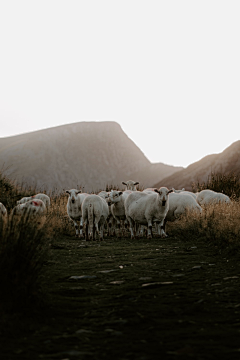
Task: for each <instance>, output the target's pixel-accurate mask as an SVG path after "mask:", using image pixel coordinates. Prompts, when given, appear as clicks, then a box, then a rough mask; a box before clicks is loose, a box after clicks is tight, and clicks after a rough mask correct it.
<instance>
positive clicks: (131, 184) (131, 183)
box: [122, 180, 139, 191]
mask: <svg viewBox="0 0 240 360" xmlns="http://www.w3.org/2000/svg"><path fill="white" fill-rule="evenodd" d="M122 184H123V185H125V186H126V190H132V191H136V190H137V187H136V186H137V185H138V184H139V182H138V181H133V180H128V181H127V182H124V181H122Z"/></svg>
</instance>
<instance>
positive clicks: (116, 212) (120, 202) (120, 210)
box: [108, 190, 133, 237]
mask: <svg viewBox="0 0 240 360" xmlns="http://www.w3.org/2000/svg"><path fill="white" fill-rule="evenodd" d="M132 192H133V191H130V190H126V191H117V190H112V191H111V192H110V193H109V197H108V203H109V204H110V205H111V213H112V215H113V217H114V219H115V221H116V225H117V227H118V234H117V235H118V237H120V229H121V227H122V235H123V223H124V226H125V228H126V227H127V226H128V221H127V218H126V214H125V201H126V199H127V197H128V196H129V195H130V194H131V193H132Z"/></svg>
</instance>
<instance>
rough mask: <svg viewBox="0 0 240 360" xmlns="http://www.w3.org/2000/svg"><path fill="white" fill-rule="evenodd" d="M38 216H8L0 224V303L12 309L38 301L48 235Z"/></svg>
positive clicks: (47, 246) (46, 252)
mask: <svg viewBox="0 0 240 360" xmlns="http://www.w3.org/2000/svg"><path fill="white" fill-rule="evenodd" d="M39 222H40V223H41V219H40V218H38V219H36V221H33V220H32V219H31V218H28V217H23V218H22V219H21V220H20V219H19V217H16V216H12V215H10V216H9V217H8V220H7V221H6V222H4V223H3V222H1V223H0V288H1V303H4V304H5V306H6V307H7V308H8V309H10V310H12V309H13V308H15V309H18V308H26V307H28V306H30V305H33V304H36V303H38V302H39V300H41V296H39V295H40V293H41V277H42V275H43V272H44V263H45V261H46V260H47V254H48V248H49V238H48V236H47V233H46V231H45V228H44V225H42V224H41V226H39Z"/></svg>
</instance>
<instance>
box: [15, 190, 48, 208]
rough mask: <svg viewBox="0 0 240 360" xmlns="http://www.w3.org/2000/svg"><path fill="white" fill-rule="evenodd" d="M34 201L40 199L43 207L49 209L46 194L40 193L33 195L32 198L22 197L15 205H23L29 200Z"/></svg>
mask: <svg viewBox="0 0 240 360" xmlns="http://www.w3.org/2000/svg"><path fill="white" fill-rule="evenodd" d="M35 199H40V200H42V201H43V202H44V204H45V206H46V207H49V206H50V197H49V196H48V195H46V194H42V193H39V194H36V195H33V196H26V197H23V198H22V199H21V200H18V201H17V204H18V205H19V204H25V203H26V202H27V201H29V200H35Z"/></svg>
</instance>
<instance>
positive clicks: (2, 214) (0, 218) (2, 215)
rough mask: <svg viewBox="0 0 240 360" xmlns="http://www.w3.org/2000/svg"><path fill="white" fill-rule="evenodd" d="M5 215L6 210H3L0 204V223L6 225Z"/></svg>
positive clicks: (3, 207)
mask: <svg viewBox="0 0 240 360" xmlns="http://www.w3.org/2000/svg"><path fill="white" fill-rule="evenodd" d="M7 215H8V214H7V209H6V208H5V206H4V205H3V203H1V202H0V221H2V222H4V223H6V220H7Z"/></svg>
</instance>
